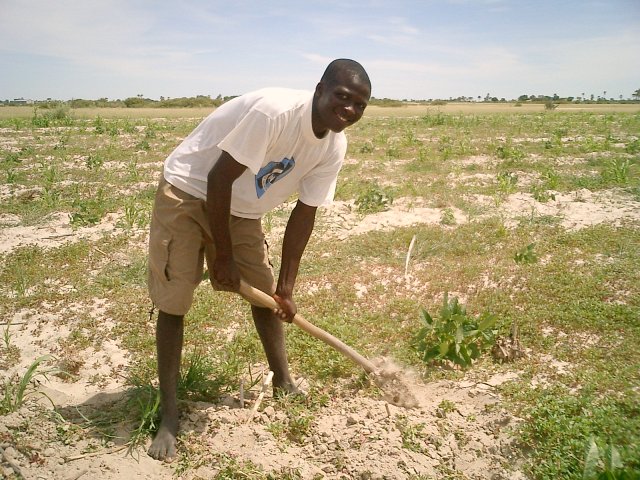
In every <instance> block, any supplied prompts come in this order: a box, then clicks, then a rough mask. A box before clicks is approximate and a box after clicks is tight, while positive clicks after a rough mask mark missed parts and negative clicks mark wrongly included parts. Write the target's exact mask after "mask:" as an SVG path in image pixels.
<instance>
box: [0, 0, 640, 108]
mask: <svg viewBox="0 0 640 480" xmlns="http://www.w3.org/2000/svg"><path fill="white" fill-rule="evenodd" d="M334 58H352V59H354V60H357V61H359V62H360V63H361V64H362V65H363V66H364V67H365V69H366V70H367V72H368V73H369V76H370V78H371V81H372V86H373V91H372V95H373V96H374V97H377V98H394V99H425V100H426V99H449V98H456V97H460V96H466V97H473V98H477V97H478V96H480V97H483V98H484V96H485V95H487V94H489V95H490V96H492V97H494V96H495V97H497V98H506V99H507V100H509V99H515V98H517V97H518V96H520V95H523V94H526V95H553V94H558V95H559V96H561V97H567V96H574V97H577V96H581V95H582V94H583V93H584V94H585V95H586V96H587V97H589V96H590V95H594V96H595V97H598V96H606V98H616V99H618V98H619V97H620V95H622V97H623V98H630V97H631V95H632V94H633V92H634V91H636V90H638V89H640V0H528V1H524V0H342V1H340V0H325V1H323V2H318V1H312V0H290V1H289V0H226V1H219V0H171V1H165V0H102V1H98V0H55V1H53V0H0V100H5V99H14V98H20V97H22V98H26V99H33V100H43V99H46V98H53V99H58V100H70V99H73V98H84V99H98V98H104V97H106V98H108V99H110V100H114V99H125V98H127V97H135V96H136V95H143V96H144V97H146V98H152V99H160V97H169V98H175V97H191V96H196V95H210V96H212V97H215V96H217V95H219V94H220V95H222V96H228V95H240V94H242V93H245V92H248V91H251V90H255V89H258V88H262V87H272V86H278V87H288V88H297V89H305V90H313V88H314V87H315V85H316V83H317V82H318V80H319V79H320V76H321V75H322V72H323V71H324V68H325V67H326V65H327V63H328V62H329V61H331V60H332V59H334ZM604 92H606V94H605V93H604Z"/></svg>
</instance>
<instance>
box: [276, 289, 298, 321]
mask: <svg viewBox="0 0 640 480" xmlns="http://www.w3.org/2000/svg"><path fill="white" fill-rule="evenodd" d="M273 299H274V300H275V301H276V303H277V304H278V307H279V308H276V309H274V310H273V313H274V315H275V316H276V317H277V318H279V319H280V320H282V321H285V322H288V323H291V322H292V321H293V317H295V316H296V313H298V307H297V306H296V302H294V301H293V298H291V297H290V296H285V295H278V294H277V293H275V294H274V295H273Z"/></svg>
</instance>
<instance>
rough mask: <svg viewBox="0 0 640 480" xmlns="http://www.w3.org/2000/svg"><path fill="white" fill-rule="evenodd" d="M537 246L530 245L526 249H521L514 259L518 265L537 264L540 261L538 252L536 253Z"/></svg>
mask: <svg viewBox="0 0 640 480" xmlns="http://www.w3.org/2000/svg"><path fill="white" fill-rule="evenodd" d="M535 246H536V244H535V243H530V244H529V245H527V246H526V247H524V248H521V249H520V250H518V251H517V252H516V253H515V255H514V256H513V259H514V260H515V262H516V263H535V262H537V261H538V256H537V255H536V252H535V251H534V248H535Z"/></svg>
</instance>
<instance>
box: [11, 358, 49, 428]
mask: <svg viewBox="0 0 640 480" xmlns="http://www.w3.org/2000/svg"><path fill="white" fill-rule="evenodd" d="M50 358H51V357H50V356H49V355H43V356H41V357H38V358H36V359H35V360H34V361H33V363H31V365H30V366H29V368H28V369H27V371H26V372H25V373H24V374H23V375H22V376H21V377H20V376H17V377H16V378H15V379H12V378H8V379H6V380H5V383H4V385H3V386H2V397H0V415H6V414H8V413H11V412H15V411H16V410H18V409H19V408H20V407H21V406H22V404H23V403H24V402H25V400H26V399H27V398H28V397H30V396H32V395H36V394H38V395H42V396H44V397H46V396H47V395H46V394H45V393H43V392H38V391H37V390H36V387H35V386H34V385H33V383H32V382H33V380H35V379H36V378H37V377H44V378H45V379H47V378H48V375H49V374H52V373H54V372H55V370H53V369H47V370H41V369H40V366H41V364H42V363H44V362H46V361H48V360H50Z"/></svg>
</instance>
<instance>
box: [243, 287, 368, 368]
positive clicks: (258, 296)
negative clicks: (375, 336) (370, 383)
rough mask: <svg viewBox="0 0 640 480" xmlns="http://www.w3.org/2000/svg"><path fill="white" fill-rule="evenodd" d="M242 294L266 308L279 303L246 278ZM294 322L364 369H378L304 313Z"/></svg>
mask: <svg viewBox="0 0 640 480" xmlns="http://www.w3.org/2000/svg"><path fill="white" fill-rule="evenodd" d="M239 293H240V295H242V296H243V297H244V298H245V299H246V300H248V301H249V302H251V303H253V304H257V305H258V306H262V307H265V308H270V309H274V308H278V304H277V303H276V301H275V300H274V299H273V298H272V297H271V296H270V295H267V294H266V293H264V292H263V291H261V290H258V289H257V288H253V287H252V286H251V285H249V284H248V283H246V282H245V281H244V280H241V281H240V290H239ZM293 323H295V324H296V325H297V326H298V327H300V328H301V329H302V330H304V331H305V332H307V333H308V334H310V335H311V336H313V337H316V338H317V339H318V340H321V341H323V342H324V343H326V344H327V345H329V346H330V347H331V348H333V349H335V350H337V351H338V352H340V353H341V354H343V355H344V356H346V357H349V358H350V359H351V360H353V361H354V362H355V363H357V364H358V365H360V366H361V367H362V368H364V371H365V372H367V373H372V372H375V371H376V367H375V365H373V363H371V362H370V361H369V360H367V359H366V358H365V357H363V356H362V355H360V354H359V353H358V352H356V351H355V350H354V349H353V348H351V347H349V346H348V345H346V344H344V343H343V342H342V341H340V340H338V339H337V338H336V337H334V336H333V335H331V334H330V333H328V332H325V331H324V330H323V329H321V328H319V327H316V326H315V325H314V324H312V323H310V322H308V321H307V320H305V319H304V318H303V317H302V315H300V314H299V313H296V316H295V317H293Z"/></svg>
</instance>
